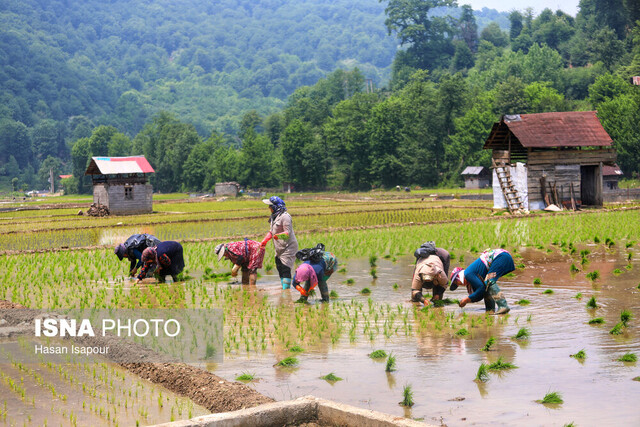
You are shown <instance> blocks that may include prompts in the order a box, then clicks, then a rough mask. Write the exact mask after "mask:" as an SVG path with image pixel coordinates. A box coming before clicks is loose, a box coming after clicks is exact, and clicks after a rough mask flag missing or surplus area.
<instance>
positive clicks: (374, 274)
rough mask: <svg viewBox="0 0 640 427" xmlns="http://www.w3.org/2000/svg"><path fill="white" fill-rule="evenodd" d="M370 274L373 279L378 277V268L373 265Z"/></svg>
mask: <svg viewBox="0 0 640 427" xmlns="http://www.w3.org/2000/svg"><path fill="white" fill-rule="evenodd" d="M369 274H370V275H371V277H372V278H373V279H377V278H378V270H377V269H376V268H375V267H371V269H370V270H369Z"/></svg>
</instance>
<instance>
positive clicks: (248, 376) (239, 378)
mask: <svg viewBox="0 0 640 427" xmlns="http://www.w3.org/2000/svg"><path fill="white" fill-rule="evenodd" d="M255 379H256V374H252V373H249V372H244V373H242V374H240V375H238V376H237V377H236V381H242V382H247V383H248V382H251V381H253V380H255Z"/></svg>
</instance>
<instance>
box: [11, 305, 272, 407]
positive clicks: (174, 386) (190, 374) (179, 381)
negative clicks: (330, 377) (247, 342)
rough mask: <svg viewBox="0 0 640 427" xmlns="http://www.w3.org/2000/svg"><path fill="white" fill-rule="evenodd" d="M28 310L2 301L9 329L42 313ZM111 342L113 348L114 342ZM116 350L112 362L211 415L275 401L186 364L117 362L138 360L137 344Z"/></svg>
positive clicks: (94, 343)
mask: <svg viewBox="0 0 640 427" xmlns="http://www.w3.org/2000/svg"><path fill="white" fill-rule="evenodd" d="M26 308H27V307H24V306H22V305H20V304H15V303H13V302H11V301H6V300H0V309H4V310H5V311H4V312H3V313H2V315H1V317H3V318H4V320H6V321H7V324H8V326H12V325H18V324H24V322H25V321H27V322H32V321H33V319H34V318H35V317H36V316H37V315H39V314H41V311H40V310H29V309H26ZM12 309H26V310H17V311H15V312H14V310H12ZM12 312H13V313H12ZM114 339H115V338H114ZM92 340H93V342H92V343H91V345H100V344H99V343H98V342H97V341H98V340H100V338H98V337H95V338H92ZM77 341H78V342H79V343H82V341H83V340H82V339H77ZM109 341H110V342H111V345H112V346H113V340H109ZM103 344H104V343H103ZM115 347H116V348H115V349H114V350H116V351H114V353H115V356H114V357H115V359H116V360H113V362H114V363H116V364H117V365H120V366H122V367H123V368H125V369H126V370H128V371H129V372H131V373H133V374H136V375H138V376H139V377H141V378H143V379H145V380H148V381H151V382H152V383H154V384H159V385H161V386H163V387H165V388H166V389H168V390H170V391H172V392H174V393H176V394H179V395H181V396H185V397H188V398H190V399H191V400H192V401H193V402H194V403H196V404H198V405H200V406H203V407H205V408H207V409H208V410H209V411H211V412H214V413H215V412H227V411H235V410H238V409H243V408H251V407H254V406H258V405H261V404H263V403H269V402H273V399H271V398H269V397H267V396H264V395H262V394H260V393H258V392H257V391H255V390H254V389H252V388H250V387H248V386H246V385H244V384H240V383H238V382H231V381H227V380H225V379H224V378H221V377H219V376H217V375H214V374H212V373H211V372H209V371H206V370H204V369H200V368H197V367H194V366H191V365H187V364H185V363H150V362H149V363H122V362H118V361H117V359H118V358H125V359H127V360H132V359H133V360H136V358H134V357H132V356H131V354H137V353H138V352H139V351H141V350H140V349H138V348H134V347H135V345H127V344H123V343H122V342H121V341H120V342H119V343H117V344H116V345H115ZM147 351H148V350H147ZM124 352H129V353H131V354H128V355H125V354H123V353H124ZM110 354H111V353H110ZM147 359H148V358H147ZM137 360H139V359H137Z"/></svg>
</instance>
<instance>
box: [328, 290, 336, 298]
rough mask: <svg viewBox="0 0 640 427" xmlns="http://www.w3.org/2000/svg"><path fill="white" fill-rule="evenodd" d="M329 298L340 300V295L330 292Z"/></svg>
mask: <svg viewBox="0 0 640 427" xmlns="http://www.w3.org/2000/svg"><path fill="white" fill-rule="evenodd" d="M329 298H338V293H337V292H336V291H334V290H332V291H331V292H329Z"/></svg>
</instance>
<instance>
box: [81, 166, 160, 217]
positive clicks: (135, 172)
mask: <svg viewBox="0 0 640 427" xmlns="http://www.w3.org/2000/svg"><path fill="white" fill-rule="evenodd" d="M153 172H155V171H154V170H153V168H152V167H151V165H150V164H149V162H148V161H147V159H146V158H145V157H144V156H131V157H92V158H91V162H89V166H88V167H87V170H86V172H85V173H84V174H85V175H91V180H92V181H93V203H100V204H102V205H105V206H107V207H108V208H109V212H110V213H111V214H113V215H132V214H142V213H151V212H153V188H152V187H151V184H149V176H148V174H150V173H153Z"/></svg>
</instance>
